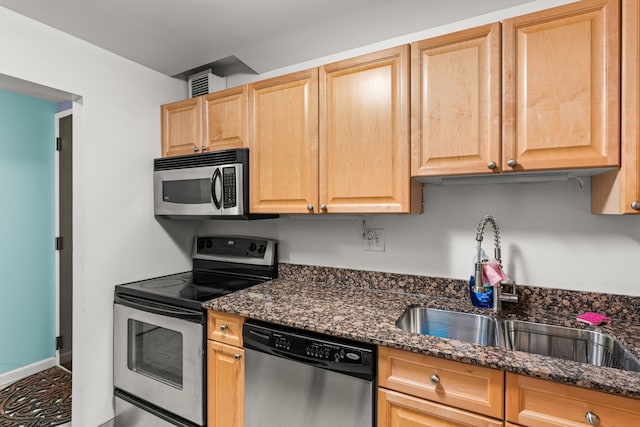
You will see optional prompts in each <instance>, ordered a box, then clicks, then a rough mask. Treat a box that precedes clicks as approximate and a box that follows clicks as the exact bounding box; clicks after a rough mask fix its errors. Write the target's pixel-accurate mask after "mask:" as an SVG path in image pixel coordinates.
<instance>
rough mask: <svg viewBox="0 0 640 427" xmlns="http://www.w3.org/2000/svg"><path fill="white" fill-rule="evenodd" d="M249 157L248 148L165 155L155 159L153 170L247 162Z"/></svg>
mask: <svg viewBox="0 0 640 427" xmlns="http://www.w3.org/2000/svg"><path fill="white" fill-rule="evenodd" d="M248 159H249V149H248V148H237V149H231V150H221V151H213V152H211V153H202V154H187V155H185V156H176V157H163V158H160V159H154V160H153V170H155V171H159V170H168V169H184V168H196V167H202V166H217V165H228V164H233V163H245V162H246V161H248Z"/></svg>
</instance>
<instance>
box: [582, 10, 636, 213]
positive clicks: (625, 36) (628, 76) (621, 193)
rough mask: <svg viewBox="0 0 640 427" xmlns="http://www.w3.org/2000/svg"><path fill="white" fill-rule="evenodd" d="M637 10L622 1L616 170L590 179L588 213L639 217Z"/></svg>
mask: <svg viewBox="0 0 640 427" xmlns="http://www.w3.org/2000/svg"><path fill="white" fill-rule="evenodd" d="M639 80H640V6H638V1H637V0H623V1H622V82H621V85H622V92H621V103H622V110H621V111H622V126H621V138H622V142H621V163H620V170H619V171H618V170H614V171H610V172H606V173H603V174H600V175H596V176H594V177H593V178H592V179H591V212H593V213H600V214H629V213H640V84H639Z"/></svg>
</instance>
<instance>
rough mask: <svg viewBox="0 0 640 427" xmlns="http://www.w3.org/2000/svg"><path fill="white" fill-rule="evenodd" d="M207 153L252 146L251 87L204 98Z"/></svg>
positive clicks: (234, 89)
mask: <svg viewBox="0 0 640 427" xmlns="http://www.w3.org/2000/svg"><path fill="white" fill-rule="evenodd" d="M202 105H203V119H204V124H205V126H204V129H203V131H204V136H203V141H204V144H203V145H204V146H205V151H215V150H227V149H230V148H243V147H248V146H249V144H248V134H249V98H248V87H247V86H246V85H243V86H238V87H235V88H231V89H226V90H222V91H219V92H214V93H210V94H208V95H204V96H203V103H202Z"/></svg>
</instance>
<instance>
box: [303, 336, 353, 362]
mask: <svg viewBox="0 0 640 427" xmlns="http://www.w3.org/2000/svg"><path fill="white" fill-rule="evenodd" d="M305 344H306V346H305V353H306V355H307V356H309V357H313V358H315V359H324V360H329V361H333V362H336V363H362V353H361V352H360V351H359V350H354V349H351V348H348V347H343V346H339V345H333V344H325V343H322V342H317V341H307V342H306V343H305Z"/></svg>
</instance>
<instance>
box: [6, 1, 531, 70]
mask: <svg viewBox="0 0 640 427" xmlns="http://www.w3.org/2000/svg"><path fill="white" fill-rule="evenodd" d="M531 1H532V0H485V1H478V0H447V1H442V0H393V1H391V0H227V1H221V0H181V1H176V0H134V1H132V0H107V1H105V0H56V1H51V0H28V1H25V0H0V6H3V7H5V8H7V9H11V10H13V11H15V12H17V13H20V14H22V15H25V16H27V17H30V18H32V19H34V20H36V21H40V22H42V23H44V24H47V25H49V26H51V27H54V28H57V29H59V30H62V31H64V32H66V33H69V34H71V35H73V36H76V37H78V38H80V39H83V40H85V41H87V42H90V43H92V44H94V45H97V46H100V47H102V48H104V49H106V50H109V51H111V52H113V53H116V54H118V55H120V56H123V57H125V58H129V59H131V60H133V61H135V62H138V63H140V64H142V65H145V66H147V67H149V68H152V69H154V70H157V71H159V72H161V73H163V74H166V75H169V76H177V75H181V74H184V73H185V72H186V71H189V70H193V69H197V68H199V67H201V66H203V65H205V64H210V63H214V62H216V61H223V62H224V60H225V58H229V57H233V56H235V57H236V58H238V59H239V60H240V61H242V62H243V63H244V64H246V66H248V67H249V68H250V69H252V70H253V71H255V72H257V73H264V72H267V71H271V70H274V69H278V68H282V67H285V66H288V65H293V64H297V63H300V62H303V61H307V60H310V59H314V58H320V57H323V56H327V55H331V54H335V53H338V52H342V51H345V50H348V49H352V48H356V47H361V46H366V45H368V44H372V43H376V42H379V41H383V40H387V39H391V38H393V37H397V36H402V35H406V34H411V33H414V32H417V31H422V30H425V29H429V28H433V27H437V26H440V25H444V24H447V23H451V22H455V21H459V20H462V19H465V18H469V17H473V16H477V15H482V14H485V13H489V12H492V11H496V10H500V9H504V8H507V7H511V6H515V5H519V4H523V3H528V2H531Z"/></svg>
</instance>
